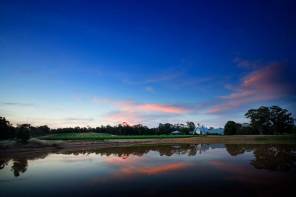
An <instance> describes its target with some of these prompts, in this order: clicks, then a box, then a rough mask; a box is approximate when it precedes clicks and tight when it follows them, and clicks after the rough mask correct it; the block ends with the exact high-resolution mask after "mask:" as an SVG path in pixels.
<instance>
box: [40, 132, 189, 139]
mask: <svg viewBox="0 0 296 197" xmlns="http://www.w3.org/2000/svg"><path fill="white" fill-rule="evenodd" d="M188 137H192V135H111V134H107V133H59V134H52V135H47V136H43V137H40V138H39V139H43V140H112V139H166V138H188Z"/></svg>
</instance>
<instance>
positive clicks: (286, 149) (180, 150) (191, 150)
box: [0, 144, 296, 177]
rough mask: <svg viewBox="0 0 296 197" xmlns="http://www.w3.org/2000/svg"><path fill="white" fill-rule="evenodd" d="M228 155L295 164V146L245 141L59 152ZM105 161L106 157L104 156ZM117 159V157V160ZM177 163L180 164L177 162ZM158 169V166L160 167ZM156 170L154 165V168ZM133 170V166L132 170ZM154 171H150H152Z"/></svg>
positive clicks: (17, 169)
mask: <svg viewBox="0 0 296 197" xmlns="http://www.w3.org/2000/svg"><path fill="white" fill-rule="evenodd" d="M224 147H225V149H226V150H227V152H228V153H229V154H230V155H231V156H238V155H241V154H244V153H245V152H253V154H254V156H255V159H253V160H252V161H251V162H250V164H251V165H252V166H254V167H255V168H257V169H268V170H274V171H288V170H291V169H295V168H296V146H291V145H244V144H226V145H225V146H224V145H223V144H197V145H175V146H139V147H114V148H105V149H99V150H92V151H89V150H88V151H83V150H82V151H75V152H71V151H68V152H63V153H62V154H65V155H67V154H74V155H79V154H90V153H95V154H98V155H100V156H117V157H116V158H118V157H119V158H122V159H127V158H129V157H130V156H138V157H141V156H143V155H144V154H147V153H149V152H150V151H155V152H158V154H159V155H160V156H173V155H186V156H196V155H197V154H202V153H204V152H206V151H208V150H210V149H215V148H224ZM47 155H48V153H39V152H37V153H30V154H24V155H21V157H18V156H16V157H15V155H11V157H10V158H6V159H2V160H0V169H3V168H4V167H5V166H7V165H8V163H9V161H12V162H13V164H12V166H11V171H12V172H13V174H14V176H15V177H18V176H20V174H21V173H25V172H26V170H27V168H28V160H35V159H43V158H46V157H47ZM112 160H113V162H114V163H115V160H114V157H110V158H109V162H110V161H112ZM106 161H108V159H106ZM118 161H119V160H117V162H118ZM176 166H179V165H176ZM160 169H161V167H160ZM137 171H138V172H140V171H142V172H145V171H146V172H149V169H145V168H144V169H141V170H137ZM156 171H157V169H156ZM135 172H136V170H135ZM152 172H153V171H152Z"/></svg>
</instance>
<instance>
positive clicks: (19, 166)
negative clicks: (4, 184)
mask: <svg viewBox="0 0 296 197" xmlns="http://www.w3.org/2000/svg"><path fill="white" fill-rule="evenodd" d="M27 167H28V160H27V159H24V158H22V159H17V160H14V161H13V165H12V166H11V170H12V171H13V174H14V176H15V177H18V176H20V174H21V173H24V172H26V171H27Z"/></svg>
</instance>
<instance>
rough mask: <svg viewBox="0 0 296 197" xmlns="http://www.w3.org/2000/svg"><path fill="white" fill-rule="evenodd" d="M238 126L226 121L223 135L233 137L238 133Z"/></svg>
mask: <svg viewBox="0 0 296 197" xmlns="http://www.w3.org/2000/svg"><path fill="white" fill-rule="evenodd" d="M238 130H239V124H237V123H236V122H234V121H228V122H227V123H226V124H225V126H224V135H235V134H237V133H238Z"/></svg>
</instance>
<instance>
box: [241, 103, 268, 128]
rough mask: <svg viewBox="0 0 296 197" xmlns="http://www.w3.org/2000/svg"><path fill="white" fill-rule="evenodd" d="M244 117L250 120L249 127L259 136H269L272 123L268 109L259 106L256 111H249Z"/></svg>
mask: <svg viewBox="0 0 296 197" xmlns="http://www.w3.org/2000/svg"><path fill="white" fill-rule="evenodd" d="M245 116H246V117H247V118H249V119H251V126H252V127H253V128H254V129H255V130H256V131H258V132H259V134H270V132H271V126H272V123H271V121H270V110H269V108H268V107H265V106H261V107H259V108H258V109H250V110H248V112H247V113H246V114H245Z"/></svg>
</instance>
